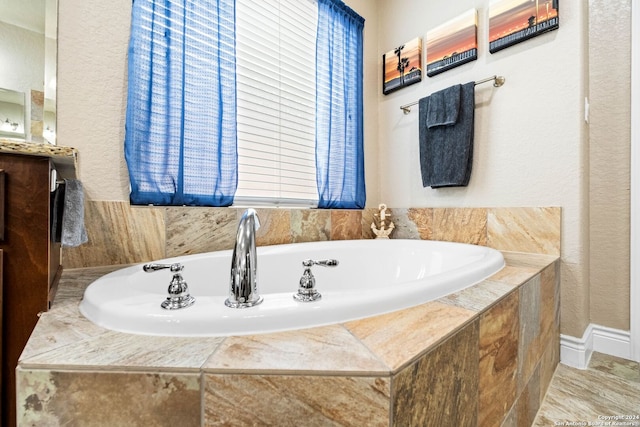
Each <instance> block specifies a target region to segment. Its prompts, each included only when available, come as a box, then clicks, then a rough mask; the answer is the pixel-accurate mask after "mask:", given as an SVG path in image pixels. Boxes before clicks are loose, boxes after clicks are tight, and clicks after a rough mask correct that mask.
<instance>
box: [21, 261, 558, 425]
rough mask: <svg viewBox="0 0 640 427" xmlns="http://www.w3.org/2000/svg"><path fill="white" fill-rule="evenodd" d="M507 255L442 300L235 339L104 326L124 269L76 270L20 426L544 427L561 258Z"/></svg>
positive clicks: (24, 360)
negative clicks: (107, 288)
mask: <svg viewBox="0 0 640 427" xmlns="http://www.w3.org/2000/svg"><path fill="white" fill-rule="evenodd" d="M504 254H505V260H506V263H507V266H506V267H505V268H504V269H503V270H501V271H500V272H498V273H496V274H495V275H493V276H491V277H490V278H488V279H487V280H485V281H483V282H481V283H479V284H477V285H474V286H472V287H469V288H466V289H464V290H462V291H460V292H456V293H454V294H451V295H448V296H446V297H444V298H441V299H439V300H436V301H432V302H429V303H426V304H422V305H419V306H416V307H412V308H409V309H406V310H400V311H397V312H393V313H388V314H384V315H380V316H374V317H371V318H367V319H361V320H356V321H350V322H345V323H342V324H337V325H330V326H325V327H318V328H310V329H304V330H298V331H290V332H281V333H273V334H261V335H253V336H234V337H226V338H225V337H211V338H175V337H155V336H137V335H130V334H123V333H118V332H113V331H108V330H105V329H103V328H100V327H99V326H96V325H94V324H93V323H91V322H89V321H88V320H86V319H85V318H84V317H83V316H82V315H81V314H80V313H79V312H78V302H79V300H80V298H81V297H82V294H83V292H84V288H85V287H86V286H87V285H88V284H89V283H90V282H91V281H93V280H94V279H95V278H97V277H99V276H101V275H103V274H105V273H106V272H108V271H111V270H113V269H116V268H117V267H115V266H114V267H98V268H84V269H75V270H71V269H70V270H67V271H66V272H65V273H64V274H63V278H62V281H61V284H60V290H59V292H58V295H57V297H56V300H55V302H54V305H53V307H52V309H51V310H50V311H49V312H46V313H43V314H42V316H41V318H40V320H39V322H38V324H37V326H36V329H35V330H34V333H33V334H32V336H31V339H30V340H29V342H28V344H27V347H26V348H25V350H24V353H23V355H22V357H21V360H20V364H19V367H18V370H17V376H18V407H19V423H18V425H24V426H27V425H51V426H56V425H131V426H137V425H139V426H147V425H158V426H162V425H167V426H169V425H176V424H175V423H176V422H178V420H179V424H180V425H185V426H189V425H193V426H197V425H205V426H218V425H234V426H243V425H247V426H250V425H280V426H298V425H300V421H301V420H304V421H305V423H304V424H305V425H308V426H331V425H336V426H337V425H342V426H363V425H367V426H390V425H391V426H402V427H405V426H427V425H428V426H431V425H438V426H476V425H482V426H485V425H488V426H491V425H496V426H500V425H505V426H511V425H519V426H520V425H522V426H528V425H531V423H532V422H533V419H534V417H535V414H536V412H537V410H538V408H539V406H540V403H541V401H542V399H543V397H544V395H545V392H546V389H547V387H548V385H549V383H550V380H551V376H552V374H553V372H554V370H555V367H556V365H557V364H558V360H559V315H558V306H559V301H558V300H559V292H558V287H559V280H558V279H559V278H558V271H559V269H558V264H559V261H558V258H557V257H555V256H545V255H532V254H523V253H512V252H505V253H504ZM238 402H242V403H241V404H239V403H238Z"/></svg>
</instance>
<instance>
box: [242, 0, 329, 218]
mask: <svg viewBox="0 0 640 427" xmlns="http://www.w3.org/2000/svg"><path fill="white" fill-rule="evenodd" d="M317 26H318V5H317V3H316V2H315V1H311V0H264V1H253V0H236V79H237V96H238V98H237V102H238V107H237V108H238V110H237V111H238V116H237V121H238V189H237V190H236V195H235V203H236V204H254V205H255V204H259V203H261V202H262V203H265V202H266V203H267V204H280V205H287V204H295V205H311V206H316V205H317V203H318V189H317V184H316V165H315V162H316V159H315V110H316V89H315V84H316V82H315V69H316V60H315V57H316V55H315V50H316V31H317Z"/></svg>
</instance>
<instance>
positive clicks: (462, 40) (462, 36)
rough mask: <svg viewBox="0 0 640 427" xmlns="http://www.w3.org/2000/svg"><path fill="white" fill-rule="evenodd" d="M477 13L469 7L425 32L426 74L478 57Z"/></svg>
mask: <svg viewBox="0 0 640 427" xmlns="http://www.w3.org/2000/svg"><path fill="white" fill-rule="evenodd" d="M477 34H478V13H477V11H476V10H475V9H471V10H469V11H467V12H466V13H463V14H462V15H460V16H458V17H456V18H454V19H452V20H450V21H448V22H445V23H444V24H442V25H440V26H438V27H436V28H434V29H432V30H430V31H428V32H427V42H426V45H427V46H426V47H427V76H429V77H431V76H435V75H436V74H439V73H442V72H444V71H447V70H450V69H451V68H455V67H458V66H460V65H462V64H466V63H467V62H470V61H475V60H476V59H478V36H477Z"/></svg>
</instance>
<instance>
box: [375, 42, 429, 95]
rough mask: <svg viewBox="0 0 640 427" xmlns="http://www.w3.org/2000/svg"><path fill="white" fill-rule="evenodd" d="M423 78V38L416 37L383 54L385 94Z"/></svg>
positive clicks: (383, 91) (383, 86)
mask: <svg viewBox="0 0 640 427" xmlns="http://www.w3.org/2000/svg"><path fill="white" fill-rule="evenodd" d="M421 80H422V39H421V38H419V37H418V38H415V39H413V40H410V41H408V42H406V43H405V44H403V45H400V46H398V47H396V48H395V49H393V50H390V51H389V52H387V53H385V54H384V55H382V93H384V94H385V95H386V94H388V93H391V92H393V91H395V90H398V89H401V88H403V87H405V86H409V85H412V84H414V83H418V82H419V81H421Z"/></svg>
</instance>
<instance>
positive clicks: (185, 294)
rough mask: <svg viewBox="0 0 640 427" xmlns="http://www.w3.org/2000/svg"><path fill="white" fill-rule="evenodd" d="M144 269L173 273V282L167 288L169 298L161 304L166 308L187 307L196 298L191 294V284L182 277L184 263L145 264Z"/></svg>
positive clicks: (150, 271)
mask: <svg viewBox="0 0 640 427" xmlns="http://www.w3.org/2000/svg"><path fill="white" fill-rule="evenodd" d="M142 269H143V270H144V271H145V272H147V273H153V272H154V271H159V270H166V269H168V270H170V271H171V272H172V273H173V278H172V279H171V283H169V288H168V289H167V293H168V294H169V295H168V296H167V299H166V300H164V301H163V302H162V304H160V306H161V307H162V308H164V309H165V310H177V309H180V308H186V307H190V306H192V305H193V304H194V303H195V302H196V299H195V298H194V297H192V296H191V294H189V286H188V285H187V282H186V281H185V280H184V279H183V278H182V274H180V272H181V271H182V270H184V265H182V264H180V263H179V262H176V263H173V264H154V263H151V264H145V265H143V266H142Z"/></svg>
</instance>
